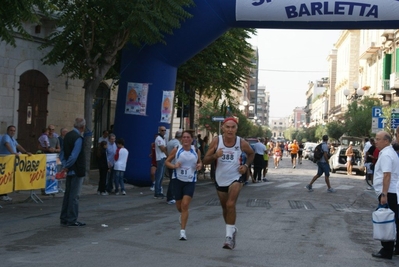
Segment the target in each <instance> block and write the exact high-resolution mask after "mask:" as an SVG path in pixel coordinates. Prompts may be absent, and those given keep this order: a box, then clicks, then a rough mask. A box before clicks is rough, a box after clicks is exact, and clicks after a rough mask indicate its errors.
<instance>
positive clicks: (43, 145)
mask: <svg viewBox="0 0 399 267" xmlns="http://www.w3.org/2000/svg"><path fill="white" fill-rule="evenodd" d="M48 132H49V130H48V128H43V129H42V134H41V135H40V137H39V139H38V140H37V141H38V142H39V144H38V149H39V151H40V152H38V153H42V152H47V150H48V148H49V147H50V142H49V139H48Z"/></svg>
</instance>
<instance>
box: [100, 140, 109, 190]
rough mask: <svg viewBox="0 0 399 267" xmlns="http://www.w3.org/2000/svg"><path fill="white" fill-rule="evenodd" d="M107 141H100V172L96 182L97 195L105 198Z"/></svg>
mask: <svg viewBox="0 0 399 267" xmlns="http://www.w3.org/2000/svg"><path fill="white" fill-rule="evenodd" d="M107 146H108V143H107V141H101V143H100V145H99V147H98V153H97V157H98V170H99V171H100V180H99V181H98V189H97V193H98V194H101V195H102V196H107V195H108V192H107V191H106V190H105V184H106V181H107V173H108V170H109V169H108V161H107Z"/></svg>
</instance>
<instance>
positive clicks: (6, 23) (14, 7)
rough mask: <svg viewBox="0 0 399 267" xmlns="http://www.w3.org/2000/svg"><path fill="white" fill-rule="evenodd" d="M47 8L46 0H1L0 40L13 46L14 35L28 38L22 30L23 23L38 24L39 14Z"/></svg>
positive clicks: (23, 29)
mask: <svg viewBox="0 0 399 267" xmlns="http://www.w3.org/2000/svg"><path fill="white" fill-rule="evenodd" d="M49 8H50V6H49V5H48V3H47V1H46V0H17V1H15V0H2V1H1V5H0V17H1V20H0V40H1V41H5V42H6V43H7V44H11V45H12V46H15V45H16V44H15V33H19V34H21V35H22V36H23V37H25V38H30V33H29V32H27V31H26V29H25V28H24V23H26V22H30V23H37V24H40V15H39V14H40V13H41V14H44V13H45V12H46V11H47V10H49ZM39 11H40V12H39Z"/></svg>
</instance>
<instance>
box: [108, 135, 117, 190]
mask: <svg viewBox="0 0 399 267" xmlns="http://www.w3.org/2000/svg"><path fill="white" fill-rule="evenodd" d="M115 140H116V136H115V135H114V134H112V133H111V134H109V136H108V143H107V163H108V169H109V172H108V176H107V182H106V190H107V192H108V193H112V190H113V189H114V176H113V175H114V163H115V153H116V148H117V147H116V144H115Z"/></svg>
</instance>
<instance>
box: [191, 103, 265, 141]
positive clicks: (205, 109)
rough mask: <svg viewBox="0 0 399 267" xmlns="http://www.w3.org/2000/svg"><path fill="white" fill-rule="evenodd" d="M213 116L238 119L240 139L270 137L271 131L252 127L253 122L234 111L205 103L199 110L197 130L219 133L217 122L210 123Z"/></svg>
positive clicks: (255, 126) (257, 126) (256, 126)
mask: <svg viewBox="0 0 399 267" xmlns="http://www.w3.org/2000/svg"><path fill="white" fill-rule="evenodd" d="M213 116H221V117H229V116H234V117H236V118H238V121H239V125H238V130H237V135H238V136H241V137H270V136H271V131H270V130H267V129H264V128H263V127H261V126H259V125H254V124H253V122H251V121H250V120H248V118H247V117H246V116H245V115H244V114H242V113H241V112H240V111H238V110H236V109H230V110H228V111H226V110H223V109H222V108H221V107H220V106H219V107H215V106H214V103H212V102H206V103H204V104H203V105H202V107H201V108H200V109H199V114H198V119H197V124H198V127H199V129H201V130H206V131H207V132H208V133H211V134H212V135H214V134H218V133H219V122H215V121H212V117H213Z"/></svg>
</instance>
